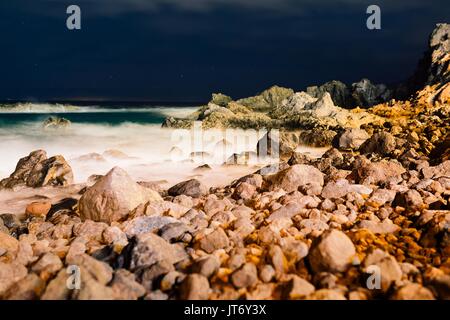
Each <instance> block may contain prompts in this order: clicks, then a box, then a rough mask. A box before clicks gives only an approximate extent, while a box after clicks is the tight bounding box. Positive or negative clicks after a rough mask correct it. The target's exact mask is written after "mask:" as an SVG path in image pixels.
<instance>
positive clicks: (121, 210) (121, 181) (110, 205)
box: [78, 167, 162, 223]
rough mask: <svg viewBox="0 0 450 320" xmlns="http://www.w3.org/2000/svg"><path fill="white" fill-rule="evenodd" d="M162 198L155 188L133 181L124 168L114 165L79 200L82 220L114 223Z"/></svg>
mask: <svg viewBox="0 0 450 320" xmlns="http://www.w3.org/2000/svg"><path fill="white" fill-rule="evenodd" d="M157 201H162V198H161V196H160V195H159V194H158V193H157V192H156V191H153V190H150V189H147V188H144V187H142V186H140V185H139V184H137V183H136V182H134V181H133V180H132V179H131V178H130V176H129V175H128V174H127V173H126V172H125V171H124V170H123V169H121V168H119V167H115V168H113V169H112V170H111V171H109V172H108V173H107V174H106V175H105V176H104V177H102V178H101V179H100V180H98V181H97V183H96V184H94V185H93V186H92V187H90V188H88V189H87V190H86V192H85V193H84V194H83V196H82V197H81V199H80V201H79V205H78V207H79V212H80V216H81V218H82V219H91V220H94V221H100V222H107V223H111V222H113V221H118V220H121V219H123V218H124V217H126V216H127V215H128V213H129V212H130V211H131V210H133V209H135V208H136V207H137V206H139V205H140V204H143V203H147V202H157Z"/></svg>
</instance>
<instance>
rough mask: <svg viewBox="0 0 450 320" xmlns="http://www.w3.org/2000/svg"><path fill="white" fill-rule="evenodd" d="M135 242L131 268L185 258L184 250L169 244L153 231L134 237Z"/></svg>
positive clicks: (174, 261)
mask: <svg viewBox="0 0 450 320" xmlns="http://www.w3.org/2000/svg"><path fill="white" fill-rule="evenodd" d="M136 240H137V244H136V246H135V247H134V248H133V252H132V258H131V259H132V260H131V266H130V269H131V270H135V269H138V268H145V267H149V266H152V265H154V264H155V263H158V262H167V263H169V264H175V263H177V262H180V261H181V260H183V259H185V258H186V253H185V252H184V250H183V249H182V248H181V247H179V246H177V245H175V244H170V243H169V242H167V241H166V240H164V239H163V238H161V237H159V236H157V235H156V234H153V233H146V234H142V235H139V236H137V237H136Z"/></svg>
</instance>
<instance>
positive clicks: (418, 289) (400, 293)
mask: <svg viewBox="0 0 450 320" xmlns="http://www.w3.org/2000/svg"><path fill="white" fill-rule="evenodd" d="M391 300H435V298H434V296H433V293H432V292H431V291H430V290H429V289H427V288H425V287H422V286H421V285H420V284H417V283H410V284H407V285H405V286H403V287H401V288H400V289H398V290H397V291H396V292H395V293H394V294H393V295H392V296H391Z"/></svg>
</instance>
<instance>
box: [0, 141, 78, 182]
mask: <svg viewBox="0 0 450 320" xmlns="http://www.w3.org/2000/svg"><path fill="white" fill-rule="evenodd" d="M72 183H73V173H72V168H71V167H70V165H69V164H68V163H67V162H66V160H65V159H64V157H63V156H54V157H51V158H47V153H46V152H45V151H43V150H37V151H33V152H32V153H30V155H29V156H27V157H24V158H22V159H20V160H19V162H18V163H17V166H16V170H15V171H14V172H13V173H12V174H11V175H10V176H9V178H6V179H3V180H2V181H0V188H16V187H21V186H27V187H31V188H38V187H45V186H68V185H70V184H72Z"/></svg>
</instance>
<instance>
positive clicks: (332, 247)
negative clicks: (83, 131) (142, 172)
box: [0, 24, 450, 300]
mask: <svg viewBox="0 0 450 320" xmlns="http://www.w3.org/2000/svg"><path fill="white" fill-rule="evenodd" d="M449 39H450V25H448V24H440V25H438V26H437V28H436V29H435V31H434V32H433V34H432V36H431V39H430V51H429V52H427V56H428V58H429V59H428V60H427V59H425V60H426V61H429V64H428V65H425V66H424V64H421V68H424V69H422V70H421V71H420V70H419V71H418V72H417V74H416V75H415V76H413V77H412V78H411V79H410V80H408V82H406V83H405V84H402V85H401V86H399V87H398V88H396V89H394V90H392V89H388V88H386V87H384V86H380V85H378V86H374V85H372V84H371V83H370V82H368V81H366V80H364V81H363V82H361V83H360V84H356V85H353V86H352V87H351V88H347V87H346V86H345V85H343V84H341V83H339V82H332V83H329V84H326V85H324V86H321V87H312V88H309V89H308V90H307V91H306V92H298V93H294V91H292V90H290V89H285V88H280V87H273V88H271V89H269V90H267V91H265V92H264V93H262V94H261V95H259V96H255V97H251V98H247V99H241V100H238V101H233V100H232V99H231V98H230V97H227V96H225V95H222V94H217V95H214V96H213V99H212V101H211V102H210V103H209V104H208V106H205V107H202V108H201V109H199V110H198V111H197V112H196V113H195V114H193V115H192V116H191V117H190V118H188V119H175V118H168V119H167V120H166V121H165V123H164V126H165V127H172V128H190V127H191V126H192V125H193V122H194V121H202V126H203V128H205V129H208V128H229V127H233V128H244V129H246V128H252V129H259V128H268V129H280V130H281V131H280V139H279V140H278V141H275V140H274V139H273V137H272V133H271V132H269V133H268V134H267V135H265V136H264V137H263V139H262V141H260V143H265V144H266V145H269V144H272V143H278V147H279V150H280V163H279V164H278V165H277V166H271V167H268V168H265V169H266V170H258V171H256V172H254V173H252V174H249V175H247V176H244V177H242V178H240V179H237V180H236V181H234V182H232V183H231V184H229V185H228V186H225V187H217V188H215V187H213V188H209V189H208V188H207V187H206V186H205V185H203V183H202V182H200V181H198V180H197V179H190V180H188V181H183V182H180V183H178V184H176V185H174V186H172V187H171V188H169V189H167V190H161V189H159V188H157V187H155V186H153V185H151V184H145V183H137V182H135V181H133V180H132V179H131V178H130V176H129V175H128V174H127V172H125V171H124V170H122V169H121V168H118V167H115V168H113V169H112V170H111V171H110V172H109V173H108V174H106V175H105V176H98V177H93V181H92V184H91V185H89V186H87V187H84V188H82V189H81V190H77V191H78V196H77V197H75V198H67V199H63V200H61V201H59V202H57V203H51V202H49V201H48V200H46V199H42V201H34V202H32V203H30V204H28V206H27V208H26V210H25V212H24V217H18V216H17V215H12V214H8V213H2V214H1V215H0V298H1V299H46V300H55V299H58V300H59V299H61V300H62V299H79V300H84V299H107V300H110V299H118V300H120V299H122V300H136V299H145V300H169V299H249V300H254V299H308V300H346V299H349V300H367V299H394V300H411V299H424V300H434V299H449V298H450V259H449V257H450V233H449V227H450V204H449V201H450V134H449V126H450V118H449V117H450V83H449V80H450V77H449V74H450V68H449V61H450V40H449ZM423 70H425V72H424V71H423ZM419 74H420V77H419V76H418V75H419ZM423 74H426V75H427V77H424V76H423ZM411 90H414V93H411V92H410V91H411ZM400 94H403V95H407V96H408V99H402V100H398V99H397V100H395V99H392V97H393V96H399V95H400ZM355 106H359V108H356V109H351V108H353V107H355ZM301 144H307V145H311V146H321V147H323V146H328V147H329V149H328V151H327V152H325V154H324V155H323V156H322V157H321V158H319V159H313V158H310V157H308V156H307V155H305V154H302V153H297V152H295V149H296V147H297V146H298V145H301ZM237 156H239V155H237ZM228 165H233V164H228ZM72 184H73V174H72V170H71V168H70V166H69V165H68V163H67V162H66V161H65V159H64V158H63V157H62V156H55V157H50V158H47V155H46V153H45V152H44V151H42V150H39V151H34V152H32V153H31V154H30V155H29V156H28V157H25V158H23V159H21V160H20V161H19V163H18V165H17V168H16V170H15V172H14V173H12V174H11V176H10V177H9V178H6V179H4V180H2V181H1V182H0V189H5V190H6V189H7V190H16V191H15V192H20V190H23V189H22V188H37V187H46V188H69V187H70V186H71V185H72ZM78 276H79V277H78Z"/></svg>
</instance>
